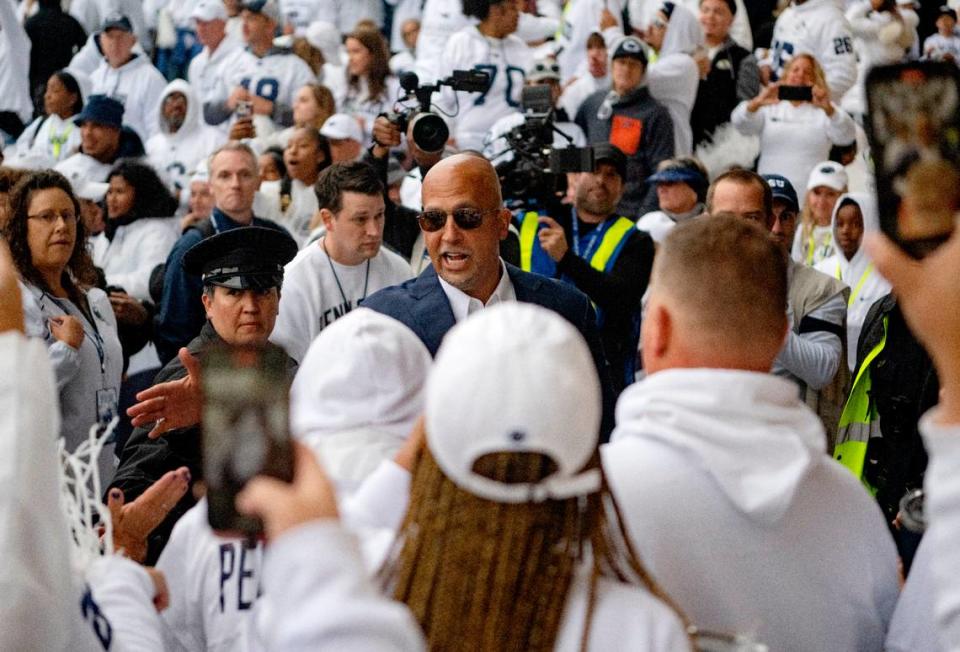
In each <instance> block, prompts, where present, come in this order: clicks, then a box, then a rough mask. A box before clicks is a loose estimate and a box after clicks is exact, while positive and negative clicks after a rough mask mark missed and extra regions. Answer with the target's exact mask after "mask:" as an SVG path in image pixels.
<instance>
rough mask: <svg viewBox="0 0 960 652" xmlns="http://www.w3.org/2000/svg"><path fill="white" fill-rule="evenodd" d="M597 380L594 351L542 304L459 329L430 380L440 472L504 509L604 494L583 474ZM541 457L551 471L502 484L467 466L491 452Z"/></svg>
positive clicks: (594, 422) (596, 424)
mask: <svg viewBox="0 0 960 652" xmlns="http://www.w3.org/2000/svg"><path fill="white" fill-rule="evenodd" d="M600 414H601V409H600V382H599V380H598V378H597V371H596V367H595V365H594V362H593V357H592V356H591V354H590V349H589V348H588V347H587V344H586V342H585V341H584V339H583V337H582V336H581V335H580V333H579V332H578V331H577V329H576V328H574V327H573V326H572V325H571V324H570V323H569V322H567V321H566V320H565V319H564V318H563V317H561V316H560V315H558V314H557V313H555V312H553V311H551V310H547V309H546V308H543V307H540V306H537V305H534V304H530V303H519V302H508V303H502V304H498V305H496V306H492V307H490V308H485V309H484V310H482V311H480V312H478V313H477V314H475V315H474V316H472V317H470V318H469V319H467V320H466V321H464V322H462V323H460V324H457V326H455V327H454V328H453V329H451V330H450V332H449V333H448V334H447V336H446V337H445V338H444V340H443V344H442V345H441V346H440V350H439V352H438V353H437V357H436V360H435V362H434V366H433V369H432V370H431V372H430V376H429V377H428V379H427V393H426V430H427V445H428V446H429V447H430V451H431V452H432V453H433V457H434V459H435V460H436V461H437V464H438V465H439V467H440V469H441V470H442V471H443V473H444V475H446V476H447V477H448V478H449V479H450V480H451V481H452V482H453V483H454V484H455V485H457V486H458V487H460V488H461V489H463V490H464V491H467V492H469V493H471V494H474V495H476V496H479V497H481V498H485V499H487V500H492V501H496V502H501V503H526V502H541V501H544V500H547V499H557V500H562V499H566V498H570V497H573V496H582V495H587V494H591V493H594V492H596V491H599V489H600V469H599V468H592V469H589V470H584V467H585V466H586V465H587V463H588V462H589V461H590V459H591V457H592V456H593V455H594V453H595V452H596V449H597V440H598V433H599V430H600ZM503 452H506V453H511V452H518V453H541V454H544V455H547V456H549V457H550V459H551V460H553V462H554V463H555V464H556V465H557V470H556V472H554V473H553V474H551V475H550V476H548V477H546V478H544V479H543V480H541V481H540V482H536V483H519V484H507V483H503V482H498V481H496V480H491V479H490V478H487V477H484V476H482V475H480V474H478V473H476V472H475V471H474V470H473V465H474V463H475V462H476V461H477V459H478V458H480V457H482V456H483V455H486V454H488V453H503Z"/></svg>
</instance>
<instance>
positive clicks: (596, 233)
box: [571, 209, 614, 262]
mask: <svg viewBox="0 0 960 652" xmlns="http://www.w3.org/2000/svg"><path fill="white" fill-rule="evenodd" d="M571 221H572V222H573V224H572V226H571V228H572V229H573V253H575V254H576V255H577V257H578V258H583V259H584V260H585V261H587V262H590V258H592V257H593V254H594V253H595V252H596V250H597V247H599V246H600V240H602V239H603V236H604V234H605V233H606V231H607V229H608V228H610V225H611V224H612V223H613V222H614V220H606V222H604V223H603V224H598V225H597V227H596V228H595V229H594V230H593V231H592V232H591V233H590V236H589V239H588V240H587V244H586V247H584V250H583V255H582V256H581V255H580V220H579V218H578V217H577V211H576V209H574V210H573V220H571Z"/></svg>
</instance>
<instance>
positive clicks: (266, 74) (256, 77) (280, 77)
mask: <svg viewBox="0 0 960 652" xmlns="http://www.w3.org/2000/svg"><path fill="white" fill-rule="evenodd" d="M221 72H222V75H221V80H222V81H221V84H220V89H219V91H218V92H217V93H216V98H215V99H216V100H218V101H226V99H227V97H228V96H229V95H230V93H232V92H233V89H234V88H236V87H237V86H242V87H243V88H246V89H247V90H248V91H250V93H252V94H253V95H256V96H258V97H262V98H264V99H266V100H269V101H271V102H273V103H274V104H275V105H276V104H279V105H280V106H282V107H288V108H289V107H292V106H293V98H294V97H296V94H297V91H298V90H300V87H301V86H304V85H306V84H309V83H311V82H313V81H315V80H316V76H315V75H314V74H313V71H311V70H310V67H309V66H308V65H307V64H306V63H305V62H304V61H303V59H301V58H300V57H298V56H297V55H295V54H292V53H290V52H289V51H288V50H271V51H270V52H269V53H267V55H266V56H264V57H258V56H256V55H255V54H253V53H252V52H251V51H250V49H249V48H247V49H245V50H243V52H241V53H240V54H239V55H238V56H237V57H236V58H235V59H231V61H230V62H229V63H227V65H225V66H224V67H223V68H222V70H221Z"/></svg>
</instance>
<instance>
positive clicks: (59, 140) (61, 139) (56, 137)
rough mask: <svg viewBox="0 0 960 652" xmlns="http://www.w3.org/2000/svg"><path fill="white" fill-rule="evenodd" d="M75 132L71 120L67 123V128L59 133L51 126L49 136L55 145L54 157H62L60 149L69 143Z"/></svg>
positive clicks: (51, 142)
mask: <svg viewBox="0 0 960 652" xmlns="http://www.w3.org/2000/svg"><path fill="white" fill-rule="evenodd" d="M72 132H73V125H72V124H70V123H69V122H68V123H67V128H66V129H65V130H64V131H63V132H62V133H59V134H55V133H53V128H52V127H51V129H50V132H49V136H50V144H51V145H52V146H53V158H54V159H59V158H60V151H61V149H62V148H63V146H64V145H66V144H67V141H68V140H69V139H70V134H71V133H72Z"/></svg>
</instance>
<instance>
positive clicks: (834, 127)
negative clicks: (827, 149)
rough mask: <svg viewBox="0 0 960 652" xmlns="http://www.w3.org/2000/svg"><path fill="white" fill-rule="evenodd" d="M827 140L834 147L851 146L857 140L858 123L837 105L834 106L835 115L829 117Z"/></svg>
mask: <svg viewBox="0 0 960 652" xmlns="http://www.w3.org/2000/svg"><path fill="white" fill-rule="evenodd" d="M824 117H827V115H826V114H824ZM827 138H829V139H830V142H831V143H833V144H834V145H849V144H851V143H853V142H855V141H856V140H857V125H856V123H854V121H853V118H851V117H850V114H848V113H847V112H846V111H844V110H843V109H841V108H840V107H839V106H837V105H836V104H834V105H833V115H832V116H829V117H827Z"/></svg>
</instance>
